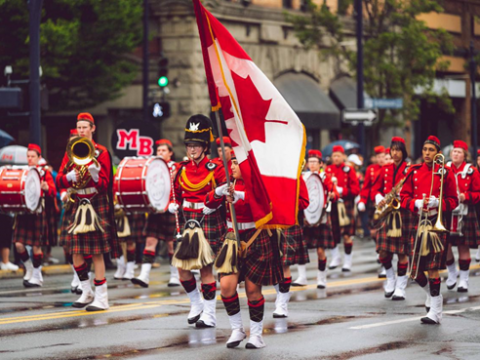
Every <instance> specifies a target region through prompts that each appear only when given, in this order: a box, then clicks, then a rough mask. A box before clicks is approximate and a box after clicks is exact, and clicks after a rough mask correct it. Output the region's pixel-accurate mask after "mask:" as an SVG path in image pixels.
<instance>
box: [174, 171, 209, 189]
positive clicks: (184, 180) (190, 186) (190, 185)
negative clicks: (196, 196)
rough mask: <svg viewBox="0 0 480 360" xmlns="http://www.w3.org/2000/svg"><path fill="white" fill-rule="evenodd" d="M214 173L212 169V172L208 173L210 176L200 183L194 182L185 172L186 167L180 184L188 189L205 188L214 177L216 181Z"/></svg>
mask: <svg viewBox="0 0 480 360" xmlns="http://www.w3.org/2000/svg"><path fill="white" fill-rule="evenodd" d="M213 173H214V172H213V171H211V172H210V174H208V176H207V177H206V178H205V179H203V180H202V181H201V182H199V183H198V184H194V183H192V182H190V180H188V178H187V175H186V174H185V168H183V169H182V172H181V174H180V185H181V186H182V188H184V189H185V190H187V191H199V190H201V189H203V188H204V187H205V186H206V185H207V184H208V183H209V182H210V181H212V179H213V182H215V179H214V177H213V175H214V174H213Z"/></svg>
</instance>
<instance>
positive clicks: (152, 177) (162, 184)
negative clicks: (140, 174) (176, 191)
mask: <svg viewBox="0 0 480 360" xmlns="http://www.w3.org/2000/svg"><path fill="white" fill-rule="evenodd" d="M146 177H147V179H146V191H147V196H148V200H149V201H150V205H151V206H152V207H153V208H154V209H155V210H156V211H157V212H163V211H165V208H166V207H167V206H168V203H169V202H170V190H171V179H170V170H169V169H168V166H167V163H166V162H165V161H163V160H162V159H158V158H156V159H153V160H152V161H151V162H150V163H149V164H148V170H147V174H146Z"/></svg>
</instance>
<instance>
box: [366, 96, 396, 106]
mask: <svg viewBox="0 0 480 360" xmlns="http://www.w3.org/2000/svg"><path fill="white" fill-rule="evenodd" d="M365 108H367V109H402V108H403V99H402V98H397V99H370V98H366V99H365Z"/></svg>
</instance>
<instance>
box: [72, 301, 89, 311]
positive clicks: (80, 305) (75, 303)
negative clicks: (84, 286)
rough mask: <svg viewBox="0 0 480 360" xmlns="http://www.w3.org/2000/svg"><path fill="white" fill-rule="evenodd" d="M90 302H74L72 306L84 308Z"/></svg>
mask: <svg viewBox="0 0 480 360" xmlns="http://www.w3.org/2000/svg"><path fill="white" fill-rule="evenodd" d="M89 304H90V303H80V302H76V301H75V302H74V303H73V304H72V307H74V308H77V309H81V308H84V307H85V306H87V305H89Z"/></svg>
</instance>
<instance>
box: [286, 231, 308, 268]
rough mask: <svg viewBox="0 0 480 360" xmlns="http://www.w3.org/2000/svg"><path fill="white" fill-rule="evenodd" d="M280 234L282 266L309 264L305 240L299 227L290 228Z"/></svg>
mask: <svg viewBox="0 0 480 360" xmlns="http://www.w3.org/2000/svg"><path fill="white" fill-rule="evenodd" d="M282 234H283V236H282V238H281V241H280V243H281V249H282V263H283V265H284V266H291V265H295V264H299V265H304V264H307V263H309V262H310V259H309V257H308V246H307V240H306V238H305V237H304V236H303V230H302V227H301V226H299V225H294V226H291V227H289V228H287V229H285V230H283V231H282Z"/></svg>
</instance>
